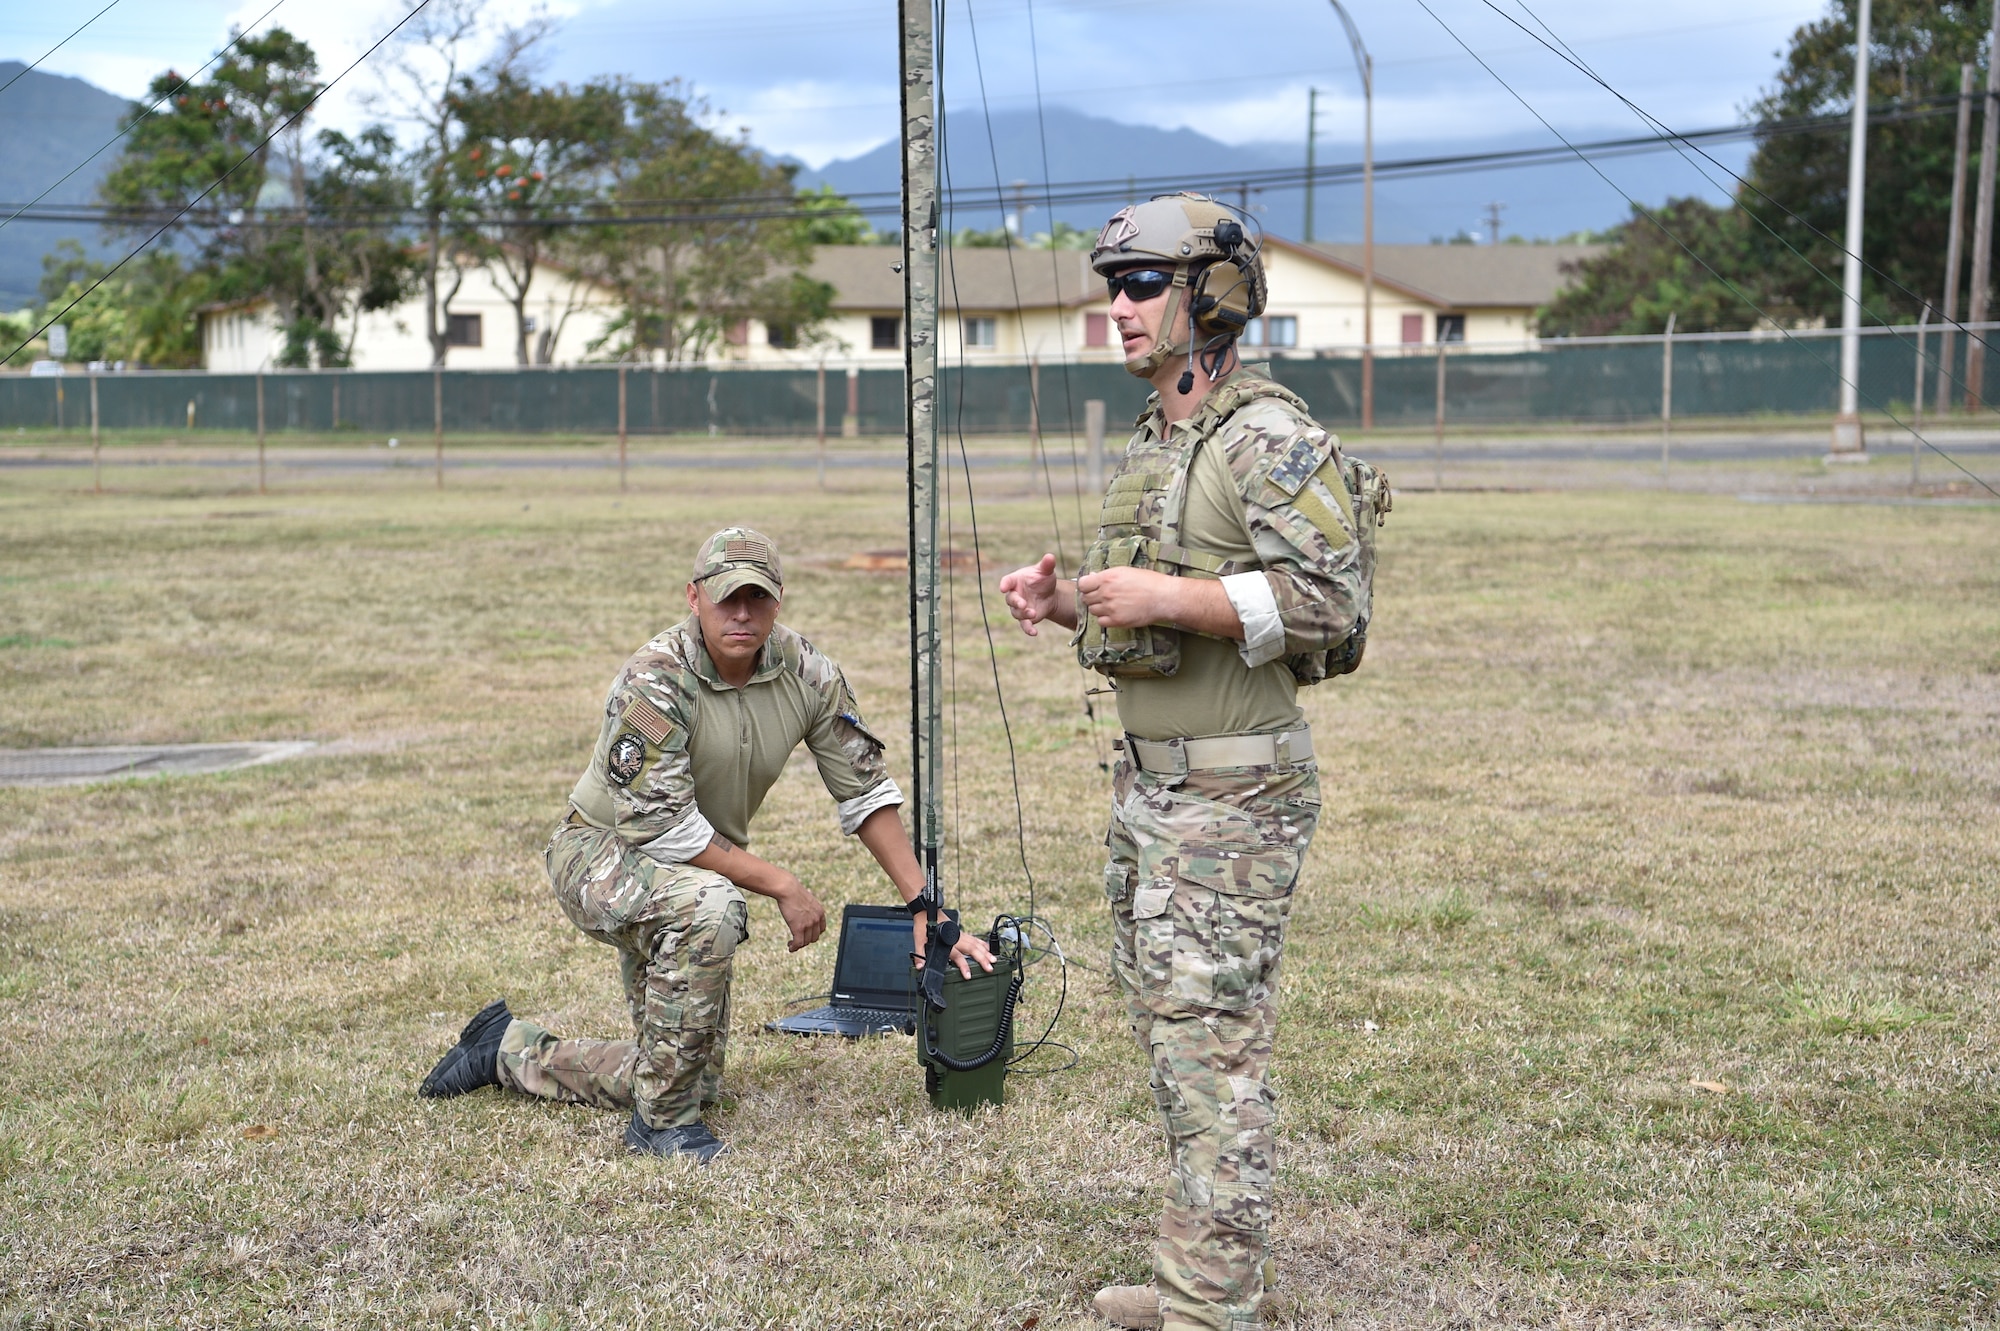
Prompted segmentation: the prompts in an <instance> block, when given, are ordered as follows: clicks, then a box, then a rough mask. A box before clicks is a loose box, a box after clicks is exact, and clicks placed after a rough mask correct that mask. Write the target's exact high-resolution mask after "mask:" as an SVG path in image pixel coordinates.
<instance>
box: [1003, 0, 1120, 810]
mask: <svg viewBox="0 0 2000 1331" xmlns="http://www.w3.org/2000/svg"><path fill="white" fill-rule="evenodd" d="M1028 68H1029V70H1030V71H1031V72H1032V73H1033V75H1034V79H1035V135H1036V140H1037V142H1039V143H1040V145H1041V150H1042V193H1043V198H1044V202H1043V207H1044V209H1045V210H1046V211H1047V212H1048V215H1049V275H1050V276H1051V277H1052V278H1054V279H1055V289H1056V295H1057V305H1058V308H1060V305H1061V295H1062V257H1061V251H1059V250H1057V249H1056V205H1055V199H1054V198H1053V197H1052V191H1051V190H1050V188H1049V127H1048V122H1047V120H1046V119H1044V117H1043V115H1042V57H1041V51H1040V44H1039V41H1038V39H1037V38H1036V36H1035V0H1028ZM982 87H983V84H982ZM991 123H992V122H991V118H990V117H989V119H988V125H989V128H988V130H987V134H988V137H989V138H990V137H991V134H992V130H991V128H990V125H991ZM1093 276H1094V274H1093ZM1068 336H1069V335H1068V333H1067V331H1066V330H1065V329H1064V327H1063V322H1062V320H1061V319H1057V320H1056V349H1057V352H1058V353H1059V356H1060V359H1061V364H1062V381H1063V427H1064V428H1063V433H1064V435H1066V436H1067V437H1068V439H1069V485H1070V496H1071V498H1072V499H1073V500H1074V501H1075V506H1076V539H1077V541H1078V543H1079V544H1087V543H1088V542H1089V540H1090V535H1089V532H1088V529H1086V528H1085V526H1084V525H1083V473H1082V470H1081V461H1082V460H1081V459H1080V458H1079V457H1078V456H1077V450H1076V387H1075V383H1074V381H1073V379H1072V378H1071V375H1070V364H1069V343H1068ZM1037 410H1038V411H1039V407H1038V408H1037ZM1039 419H1040V418H1039V416H1037V420H1038V421H1039ZM1046 472H1047V469H1046V467H1045V468H1044V474H1045V475H1046ZM1049 485H1050V487H1051V488H1050V491H1049V510H1050V512H1049V522H1050V525H1051V526H1053V527H1054V528H1055V537H1056V564H1057V566H1058V568H1064V569H1066V568H1068V567H1069V560H1068V558H1067V557H1066V556H1065V555H1064V553H1063V548H1062V524H1061V523H1058V522H1056V521H1055V511H1054V510H1055V491H1054V485H1055V480H1054V478H1053V477H1050V478H1049ZM1077 674H1078V676H1079V677H1080V678H1081V680H1082V687H1081V688H1080V690H1079V691H1078V694H1077V697H1078V700H1079V701H1080V702H1081V703H1082V704H1083V728H1084V733H1085V734H1087V735H1089V736H1090V756H1091V757H1092V758H1094V759H1095V760H1096V762H1097V770H1098V771H1100V772H1109V771H1110V770H1111V763H1110V760H1109V759H1108V758H1107V757H1106V756H1105V749H1104V736H1103V735H1102V734H1100V733H1098V728H1097V709H1096V708H1094V707H1092V706H1091V705H1090V685H1091V677H1090V672H1089V671H1088V670H1085V669H1084V668H1083V667H1082V666H1081V665H1079V666H1077Z"/></svg>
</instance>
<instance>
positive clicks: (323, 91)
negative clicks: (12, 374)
mask: <svg viewBox="0 0 2000 1331" xmlns="http://www.w3.org/2000/svg"><path fill="white" fill-rule="evenodd" d="M430 3H431V0H417V3H416V4H414V5H412V6H410V12H409V13H407V14H405V15H403V17H401V18H399V19H397V20H396V23H395V26H394V27H392V28H390V29H389V30H388V31H387V32H385V33H383V34H382V35H381V36H380V37H378V38H377V39H376V40H375V44H374V45H373V46H370V47H369V48H368V49H367V50H365V51H363V52H362V53H361V54H360V55H358V56H356V57H355V59H354V63H353V64H351V65H349V66H348V67H347V68H346V69H343V70H341V71H340V73H338V74H336V75H334V76H333V78H332V79H330V80H328V81H327V83H326V84H325V85H324V86H322V87H321V88H320V90H319V91H318V92H316V93H314V94H313V95H312V96H311V97H309V98H308V99H307V100H306V103H305V105H304V106H301V107H300V108H299V109H298V110H297V111H294V112H293V113H292V114H291V115H290V116H289V117H288V118H287V119H286V120H285V122H284V123H283V124H281V125H279V126H278V127H277V128H276V129H274V130H272V131H271V132H270V133H269V134H267V135H265V136H264V140H263V142H261V143H259V144H258V145H257V146H256V147H255V148H252V149H251V150H250V151H249V152H247V153H245V154H243V156H241V157H239V158H237V159H236V161H235V163H234V164H232V165H231V166H230V168H229V169H228V170H227V171H224V172H223V173H222V174H221V175H219V176H217V177H216V178H215V180H214V181H213V182H212V183H211V184H209V185H208V186H207V187H206V188H204V189H203V190H202V192H201V193H199V194H197V195H195V196H194V198H193V199H191V200H189V201H188V204H187V206H186V207H184V208H182V209H181V210H180V212H178V213H176V214H175V215H174V216H173V217H172V218H170V219H168V220H167V221H166V222H163V223H162V224H161V225H160V228H159V230H157V231H155V232H154V233H153V234H152V235H150V236H148V237H146V238H145V239H144V240H142V241H140V242H139V245H138V248H137V249H134V250H133V251H132V252H131V253H130V254H127V255H126V256H125V257H124V258H122V259H120V260H119V261H118V262H117V263H115V264H113V265H111V267H110V268H108V269H106V270H105V272H104V274H103V276H101V277H99V278H98V279H97V280H96V281H95V282H92V283H91V284H90V285H89V286H87V287H85V288H84V289H83V291H82V292H81V293H80V294H79V295H78V296H77V298H76V299H75V300H72V301H71V302H70V303H69V304H67V305H65V306H63V307H62V308H61V309H60V310H58V311H56V312H55V314H53V315H51V316H50V317H49V319H48V321H47V322H45V323H44V324H42V326H41V327H40V328H37V329H36V330H35V331H34V332H32V333H30V334H28V335H27V337H25V338H23V339H22V340H21V343H20V345H19V346H16V347H15V348H14V349H13V350H12V351H10V352H8V353H7V354H6V355H5V356H0V365H5V364H6V363H7V362H8V361H10V360H13V359H14V357H16V356H18V355H20V354H21V351H22V349H23V348H25V347H26V346H27V345H28V344H29V343H30V342H33V341H34V340H35V339H36V338H38V337H40V336H41V335H42V334H43V333H45V332H47V331H48V330H49V329H50V328H51V327H52V326H54V325H55V323H56V322H57V321H58V320H60V319H61V318H62V317H63V316H64V315H65V314H68V313H69V312H70V311H71V310H73V309H75V308H76V307H77V306H78V305H79V304H81V303H82V301H83V300H84V298H85V297H86V296H88V295H90V293H91V292H93V291H95V290H97V288H99V287H101V286H103V285H104V284H105V283H106V282H107V281H109V280H110V279H111V277H112V276H113V275H114V274H115V273H117V271H118V270H119V269H121V268H123V267H124V266H125V265H126V264H128V263H130V262H132V260H134V259H136V258H138V257H139V255H140V253H141V252H142V251H144V250H145V248H146V247H147V246H148V245H151V244H152V243H153V242H154V241H156V240H158V239H159V238H160V237H161V236H163V235H165V234H166V233H167V228H168V227H170V226H172V225H173V224H174V223H175V222H177V221H179V220H180V219H181V218H182V217H185V216H186V215H187V214H188V213H189V212H190V211H192V210H193V208H194V206H195V204H198V203H200V202H201V201H202V200H203V199H205V198H207V197H208V196H209V195H211V194H213V193H214V192H215V191H216V190H217V189H218V188H220V187H221V185H222V182H223V181H225V180H227V179H229V177H231V176H233V175H235V174H236V168H237V167H240V166H242V165H243V164H244V163H245V162H247V161H249V160H250V159H251V158H252V157H255V156H256V155H257V154H258V153H260V152H262V151H264V149H265V148H266V147H267V146H268V145H269V144H270V142H271V140H273V139H275V138H277V137H278V136H279V135H280V134H282V133H284V132H285V131H286V130H288V129H290V128H291V127H292V126H293V125H295V124H297V123H298V122H299V121H300V120H301V119H302V118H304V116H305V113H306V112H307V111H310V110H311V109H312V108H313V106H314V104H315V103H317V102H318V101H319V99H320V98H322V97H324V96H326V95H327V93H329V92H331V91H332V90H333V86H334V84H336V83H339V82H340V81H341V80H342V79H344V78H346V77H347V76H348V75H349V74H352V73H353V72H354V71H355V70H356V69H358V68H359V67H360V65H361V62H362V61H364V60H366V59H367V58H368V57H369V56H371V55H374V54H375V52H376V51H378V50H380V49H381V47H382V44H383V43H384V42H386V41H388V40H389V39H390V38H391V37H393V36H395V35H396V34H397V33H399V32H401V31H402V30H403V25H404V24H406V23H408V22H409V21H410V20H411V19H413V18H415V17H416V16H417V15H418V14H421V13H423V11H424V10H425V9H427V8H429V7H430Z"/></svg>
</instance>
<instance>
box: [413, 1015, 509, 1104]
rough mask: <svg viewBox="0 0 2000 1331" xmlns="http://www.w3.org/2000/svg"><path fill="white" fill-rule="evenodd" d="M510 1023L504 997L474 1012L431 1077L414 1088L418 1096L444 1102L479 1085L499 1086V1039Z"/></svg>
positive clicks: (477, 1087) (433, 1069) (473, 1089)
mask: <svg viewBox="0 0 2000 1331" xmlns="http://www.w3.org/2000/svg"><path fill="white" fill-rule="evenodd" d="M512 1020H514V1014H513V1013H511V1012H509V1011H508V1010H507V1000H506V999H504V998H496V999H494V1000H493V1001H492V1002H491V1003H488V1004H487V1005H486V1006H485V1007H483V1008H481V1009H479V1011H477V1012H475V1013H473V1014H472V1020H471V1021H468V1022H466V1023H465V1029H464V1030H462V1031H460V1032H459V1033H458V1043H457V1044H455V1045H453V1046H452V1047H451V1048H450V1049H449V1050H448V1051H446V1053H445V1056H444V1057H443V1058H441V1059H439V1060H438V1065H437V1066H436V1067H434V1068H432V1069H431V1075H430V1076H428V1077H425V1078H424V1084H423V1085H421V1086H419V1087H417V1094H418V1095H421V1096H424V1097H426V1098H427V1099H431V1100H443V1099H445V1098H447V1097H448V1096H453V1095H464V1094H465V1093H466V1092H467V1091H476V1090H478V1089H479V1088H480V1087H482V1086H498V1085H499V1084H500V1037H501V1036H502V1035H505V1034H506V1033H507V1023H508V1022H510V1021H512Z"/></svg>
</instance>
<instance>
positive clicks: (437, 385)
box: [431, 365, 444, 490]
mask: <svg viewBox="0 0 2000 1331" xmlns="http://www.w3.org/2000/svg"><path fill="white" fill-rule="evenodd" d="M431 443H432V450H433V456H434V457H435V458H436V460H437V488H438V489H440V490H442V489H444V367H443V366H442V365H433V366H432V367H431Z"/></svg>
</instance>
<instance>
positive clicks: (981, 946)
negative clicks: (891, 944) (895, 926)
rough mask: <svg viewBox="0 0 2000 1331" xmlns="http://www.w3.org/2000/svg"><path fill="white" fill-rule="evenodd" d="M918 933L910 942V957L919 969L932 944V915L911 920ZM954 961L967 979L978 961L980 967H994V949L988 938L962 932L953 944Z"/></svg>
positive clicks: (952, 957) (982, 968) (914, 930)
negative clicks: (987, 941) (987, 942)
mask: <svg viewBox="0 0 2000 1331" xmlns="http://www.w3.org/2000/svg"><path fill="white" fill-rule="evenodd" d="M910 923H911V925H912V926H913V932H914V934H915V935H916V936H915V938H914V939H913V940H912V942H911V944H910V958H911V961H912V963H913V964H914V965H915V966H916V968H917V969H918V970H922V969H923V968H924V953H925V951H927V950H928V948H929V946H930V925H931V922H930V917H929V916H927V915H919V916H917V917H916V918H915V919H913V920H911V921H910ZM951 959H952V962H953V963H954V964H955V965H956V966H957V967H958V973H959V974H960V975H963V976H964V977H965V978H966V979H968V980H969V979H971V978H972V963H973V962H975V961H976V962H978V963H979V969H981V970H983V971H990V970H992V969H993V949H992V948H990V947H988V946H986V940H985V939H984V938H981V937H980V936H979V935H977V934H960V935H959V936H958V942H956V943H954V944H953V945H952V949H951Z"/></svg>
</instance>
